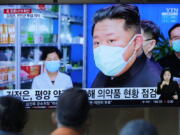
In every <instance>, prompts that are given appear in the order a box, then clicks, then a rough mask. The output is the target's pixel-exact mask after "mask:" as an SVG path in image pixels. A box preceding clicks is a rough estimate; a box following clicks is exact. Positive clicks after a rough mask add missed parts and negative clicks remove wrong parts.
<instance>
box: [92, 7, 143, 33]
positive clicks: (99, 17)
mask: <svg viewBox="0 0 180 135" xmlns="http://www.w3.org/2000/svg"><path fill="white" fill-rule="evenodd" d="M104 19H124V20H125V26H124V29H125V30H127V29H131V28H134V30H135V33H140V32H141V29H140V15H139V9H138V8H137V7H136V6H134V5H129V4H118V5H112V6H110V7H108V8H103V9H100V10H98V11H96V13H95V15H94V22H93V27H92V35H93V34H94V27H95V25H96V23H98V22H100V21H103V20H104ZM112 27H113V26H112Z"/></svg>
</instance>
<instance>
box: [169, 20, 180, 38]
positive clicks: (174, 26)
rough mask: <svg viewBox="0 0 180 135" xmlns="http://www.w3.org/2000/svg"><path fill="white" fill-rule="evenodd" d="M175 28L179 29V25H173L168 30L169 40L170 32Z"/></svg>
mask: <svg viewBox="0 0 180 135" xmlns="http://www.w3.org/2000/svg"><path fill="white" fill-rule="evenodd" d="M177 27H180V23H176V24H174V25H173V26H172V27H171V28H170V29H169V31H168V35H169V38H170V39H171V32H172V31H173V30H174V29H175V28H177Z"/></svg>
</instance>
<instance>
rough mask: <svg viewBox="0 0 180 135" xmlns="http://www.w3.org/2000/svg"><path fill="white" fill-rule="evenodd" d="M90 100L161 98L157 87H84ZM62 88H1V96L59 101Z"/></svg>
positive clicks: (26, 99) (25, 99)
mask: <svg viewBox="0 0 180 135" xmlns="http://www.w3.org/2000/svg"><path fill="white" fill-rule="evenodd" d="M84 90H86V91H87V93H88V96H89V100H154V99H159V96H160V95H157V94H156V87H138V88H137V87H136V88H126V87H124V88H84ZM64 91H65V90H62V89H43V90H42V89H9V90H1V91H0V96H7V95H10V96H15V97H20V98H21V99H22V100H23V101H57V98H58V97H59V95H61V94H62V93H63V92H64Z"/></svg>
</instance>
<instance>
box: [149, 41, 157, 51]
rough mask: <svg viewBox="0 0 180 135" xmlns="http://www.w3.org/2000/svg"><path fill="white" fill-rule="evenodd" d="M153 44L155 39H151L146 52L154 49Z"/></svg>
mask: <svg viewBox="0 0 180 135" xmlns="http://www.w3.org/2000/svg"><path fill="white" fill-rule="evenodd" d="M155 45H156V40H151V42H150V43H149V45H148V48H147V51H148V53H149V52H151V51H152V50H153V49H154V47H155Z"/></svg>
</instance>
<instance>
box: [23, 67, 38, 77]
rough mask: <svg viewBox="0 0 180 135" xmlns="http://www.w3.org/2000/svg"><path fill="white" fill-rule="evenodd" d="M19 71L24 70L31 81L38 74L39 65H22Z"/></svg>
mask: <svg viewBox="0 0 180 135" xmlns="http://www.w3.org/2000/svg"><path fill="white" fill-rule="evenodd" d="M21 70H24V71H25V72H26V73H27V74H28V78H29V79H32V78H34V77H36V76H37V75H39V74H40V71H41V65H22V66H21ZM21 77H23V76H22V74H21Z"/></svg>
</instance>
